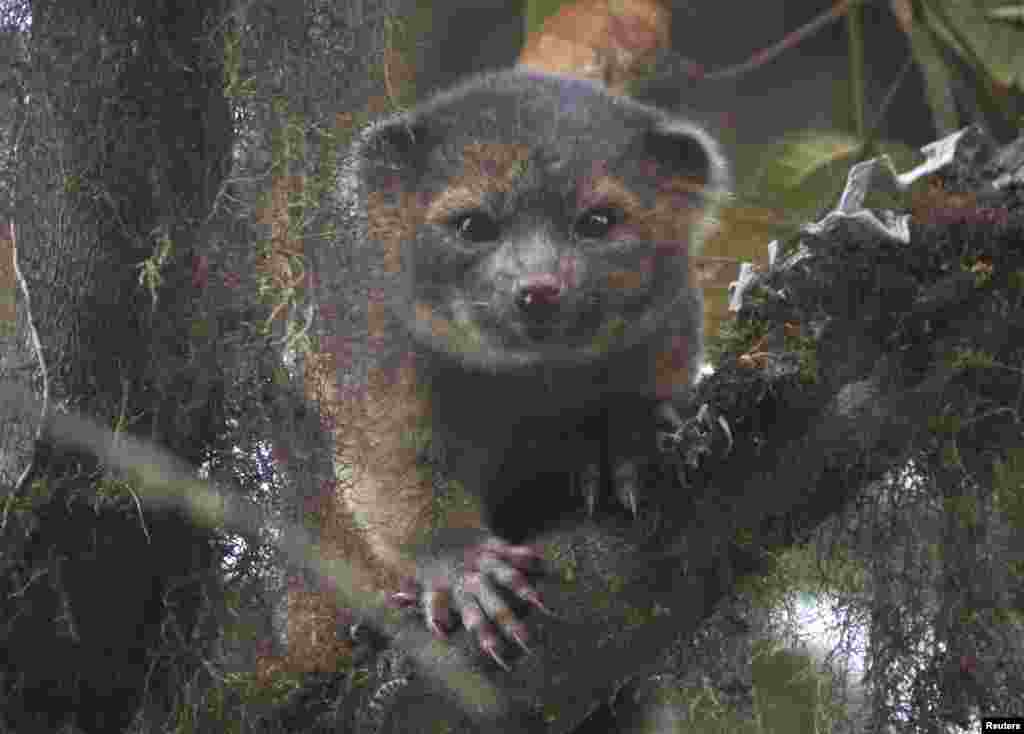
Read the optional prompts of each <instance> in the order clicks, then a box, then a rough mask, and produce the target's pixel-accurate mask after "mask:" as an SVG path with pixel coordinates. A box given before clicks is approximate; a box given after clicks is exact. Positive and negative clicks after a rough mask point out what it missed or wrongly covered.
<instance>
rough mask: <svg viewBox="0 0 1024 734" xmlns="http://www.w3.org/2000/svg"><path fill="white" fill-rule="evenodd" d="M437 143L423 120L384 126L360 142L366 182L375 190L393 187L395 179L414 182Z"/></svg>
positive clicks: (405, 120)
mask: <svg viewBox="0 0 1024 734" xmlns="http://www.w3.org/2000/svg"><path fill="white" fill-rule="evenodd" d="M435 144H436V141H435V140H434V139H433V136H432V134H431V131H430V128H429V127H428V125H427V124H426V123H425V122H423V121H416V120H410V119H408V118H405V117H401V118H396V119H394V120H388V121H386V122H383V123H380V124H379V125H377V126H375V127H374V128H373V129H371V130H370V131H369V132H368V133H367V135H366V136H365V137H364V138H363V140H362V141H361V142H360V144H359V147H358V157H359V159H360V161H361V162H362V167H363V179H364V181H365V182H366V183H367V184H368V185H369V186H370V188H371V189H376V188H381V187H392V186H393V185H394V182H395V177H396V176H397V178H398V180H399V181H401V182H414V181H415V180H416V178H417V177H418V175H419V173H420V172H421V171H422V170H423V169H424V167H425V166H426V164H427V159H428V156H429V154H430V150H431V149H432V148H433V147H434V145H435Z"/></svg>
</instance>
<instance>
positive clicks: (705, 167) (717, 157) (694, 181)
mask: <svg viewBox="0 0 1024 734" xmlns="http://www.w3.org/2000/svg"><path fill="white" fill-rule="evenodd" d="M641 145H642V147H643V155H644V157H645V158H648V159H651V160H654V161H657V163H658V170H659V171H661V172H662V173H663V175H665V176H668V177H671V178H674V179H682V180H684V181H685V182H686V183H687V188H689V187H692V189H691V191H692V192H693V193H695V194H699V195H701V196H702V197H704V198H706V199H714V198H717V197H718V196H719V195H721V194H722V193H724V191H725V190H726V189H727V188H728V186H729V173H728V170H727V168H726V165H725V159H724V158H723V157H722V154H721V152H720V151H719V149H718V145H717V143H715V141H714V139H713V138H712V137H711V136H710V135H708V134H707V133H706V132H704V131H703V130H701V129H700V128H698V127H694V126H693V125H690V124H688V123H684V122H680V121H665V122H660V123H658V124H656V125H654V126H652V127H651V128H650V129H648V130H647V132H646V134H645V135H644V137H643V140H642V141H641Z"/></svg>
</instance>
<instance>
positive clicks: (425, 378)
mask: <svg viewBox="0 0 1024 734" xmlns="http://www.w3.org/2000/svg"><path fill="white" fill-rule="evenodd" d="M354 151H355V159H356V162H357V177H358V185H359V189H360V193H359V201H360V208H361V216H363V217H365V222H364V223H365V226H366V232H367V237H366V242H364V243H360V244H359V245H358V246H359V247H368V248H372V252H373V253H374V256H375V257H376V258H377V260H378V269H379V271H380V273H381V277H382V281H381V282H382V283H384V284H385V285H384V286H382V287H381V288H378V289H377V291H378V294H379V295H380V296H381V298H380V299H379V302H378V303H374V304H371V308H370V312H369V321H370V326H369V329H370V336H371V339H374V340H377V342H379V345H378V348H379V352H378V353H379V355H380V368H379V369H375V370H373V371H372V373H371V374H370V376H369V377H368V380H367V385H366V390H365V391H364V392H363V393H362V394H361V395H360V396H358V398H357V399H355V400H354V401H352V411H353V412H352V418H351V420H350V421H348V423H347V427H346V428H345V429H344V430H345V435H344V438H343V442H344V443H345V444H346V445H348V446H349V449H348V452H349V454H348V455H349V456H350V457H351V462H352V468H353V475H352V479H351V482H350V484H349V485H348V486H347V488H346V489H345V491H344V505H345V510H346V511H347V512H349V513H350V514H351V516H352V518H353V519H354V521H355V523H356V525H357V526H358V527H359V528H360V530H361V532H362V535H363V536H364V539H365V542H366V544H367V546H368V550H369V556H370V561H371V563H374V564H378V565H379V567H380V568H382V569H384V570H385V571H387V574H386V575H387V577H389V578H394V577H395V576H396V575H405V576H408V577H412V578H415V579H416V583H415V584H413V585H409V586H407V587H406V588H405V589H404V590H403V591H402V592H401V593H400V594H398V595H397V597H398V598H399V599H400V600H404V601H406V602H409V603H412V602H416V603H418V604H420V605H421V608H422V610H423V612H424V615H425V617H426V620H427V623H428V625H429V626H430V628H431V629H432V630H433V631H434V632H435V633H437V634H443V633H444V631H445V630H446V629H447V628H450V627H451V625H452V624H453V622H454V616H455V615H458V616H459V617H461V619H462V622H463V624H464V625H465V627H466V628H467V629H468V630H469V631H470V632H472V633H473V634H475V635H476V637H477V640H478V642H479V644H480V646H481V648H482V649H483V650H484V651H485V652H487V653H488V654H489V655H490V656H491V657H492V658H494V660H495V661H497V662H498V663H499V664H500V665H502V666H505V662H504V659H503V658H502V650H503V647H504V645H505V643H503V642H502V637H504V638H506V639H508V640H514V641H516V642H517V643H519V644H520V645H521V646H523V647H524V648H525V647H526V644H527V633H526V629H525V626H524V625H523V623H522V621H521V620H520V619H519V617H518V616H517V614H516V613H515V612H514V611H513V606H510V604H509V603H508V599H509V598H510V597H518V598H520V599H522V600H525V601H526V602H528V603H529V604H532V605H533V606H537V607H539V608H543V606H542V603H541V601H540V599H539V597H538V595H537V593H536V591H535V589H534V588H533V587H532V586H531V583H530V581H529V577H528V575H527V572H528V571H529V570H530V569H531V568H532V567H533V565H534V563H535V562H536V561H537V558H536V554H535V553H534V552H533V551H532V550H531V549H530V548H529V547H528V546H525V545H520V544H522V543H526V542H528V541H529V540H530V539H531V538H533V537H535V536H536V535H537V534H538V533H539V532H541V531H542V530H544V529H545V528H546V527H549V526H551V525H553V524H554V523H556V522H557V521H558V520H559V519H560V518H563V519H564V518H565V517H567V516H571V513H572V512H574V511H576V510H578V508H579V506H580V501H579V496H578V494H577V495H574V494H573V492H572V491H571V487H572V483H571V481H570V479H569V478H570V477H573V476H575V477H579V476H581V475H583V476H586V475H588V472H589V474H590V476H592V475H593V471H592V469H593V467H601V468H602V472H601V474H602V475H603V476H604V477H605V478H606V483H607V484H610V485H612V487H613V490H614V492H613V493H612V494H613V495H614V496H615V497H617V498H618V499H619V500H620V501H621V502H623V503H625V504H627V505H629V506H631V507H632V508H633V509H634V511H635V505H636V501H637V496H638V494H639V493H640V488H641V486H642V483H641V478H642V471H643V467H644V465H645V462H647V461H648V460H649V459H650V458H651V454H652V451H653V450H654V428H655V420H654V415H653V412H654V411H655V409H656V408H657V407H658V405H659V404H661V403H663V402H665V401H671V400H672V399H673V397H677V396H678V395H680V394H681V393H682V392H684V391H685V390H686V389H687V388H688V386H689V385H690V383H691V382H692V379H693V377H694V374H695V370H696V367H697V363H698V358H699V355H700V351H701V321H702V301H701V296H700V293H699V290H698V288H697V287H696V284H695V281H694V274H693V270H692V268H691V265H690V256H691V254H692V253H693V252H694V251H695V248H697V247H698V246H699V243H700V241H701V239H702V237H703V235H704V233H705V231H706V230H707V229H708V226H709V223H710V222H711V220H712V212H713V210H714V208H715V205H716V203H717V202H718V200H719V199H720V198H721V196H722V194H723V193H724V191H725V188H726V184H727V172H726V168H725V164H724V162H723V159H722V157H721V155H720V154H719V152H718V149H717V146H716V145H715V143H714V141H713V140H712V139H711V137H710V136H709V135H708V134H707V133H705V132H704V131H703V130H701V129H700V128H698V127H697V126H695V125H693V124H692V123H690V122H688V121H686V120H684V119H679V118H677V117H673V116H672V115H670V114H667V113H665V112H663V111H660V110H658V109H656V108H653V107H648V106H645V105H642V104H640V103H638V102H635V101H633V100H630V99H628V98H624V97H619V96H614V95H612V94H609V93H608V92H607V91H606V90H605V89H604V88H603V87H602V86H601V85H599V84H596V83H593V82H589V81H585V80H581V79H575V78H570V77H564V76H558V75H551V74H546V73H541V72H535V71H527V70H522V69H517V70H509V71H502V72H497V73H491V74H485V75H481V76H478V77H475V78H472V79H470V80H469V81H467V82H465V83H463V84H461V85H460V86H457V87H456V88H454V89H452V90H450V91H447V92H444V93H442V94H439V95H437V96H435V97H434V98H432V99H430V100H429V101H427V102H426V103H424V104H423V105H421V106H419V107H417V108H415V109H413V110H412V111H410V112H408V113H407V114H403V115H400V116H398V117H395V118H392V119H389V120H386V121H384V122H382V123H380V124H377V125H375V126H373V127H371V128H370V129H369V130H367V131H366V132H365V133H364V134H363V135H362V137H361V138H360V140H359V141H358V142H357V143H356V146H355V149H354ZM423 430H426V431H428V432H429V435H430V437H431V442H432V443H433V444H434V445H435V446H440V447H441V448H442V449H443V456H444V459H445V463H446V465H447V468H448V469H449V471H450V474H451V475H452V476H454V477H455V478H456V479H458V480H459V481H460V482H461V483H462V485H463V486H464V487H465V488H466V489H467V490H468V491H469V492H470V493H472V494H473V495H474V496H475V497H476V498H477V499H478V501H479V507H478V511H467V512H463V513H452V514H450V515H449V516H447V517H445V519H444V521H443V523H442V524H443V528H441V529H440V530H437V531H436V532H434V529H433V527H432V526H433V525H434V524H435V523H434V522H433V521H432V516H433V513H434V512H435V489H434V486H433V484H432V482H431V480H430V479H429V478H428V477H424V476H423V472H421V471H420V470H419V469H418V467H417V464H416V460H417V457H418V455H419V453H420V451H419V449H418V448H417V446H416V445H415V443H416V442H415V441H413V440H411V439H410V436H412V435H414V434H415V433H416V432H418V431H423ZM595 486H596V485H594V484H593V483H591V484H589V485H588V487H589V488H588V489H587V491H586V495H587V498H588V504H592V501H593V499H594V498H595V497H596V490H595V489H594V487H595ZM606 494H607V493H606ZM417 549H418V550H417Z"/></svg>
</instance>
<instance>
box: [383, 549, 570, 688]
mask: <svg viewBox="0 0 1024 734" xmlns="http://www.w3.org/2000/svg"><path fill="white" fill-rule="evenodd" d="M459 555H460V554H459V553H458V552H448V553H445V554H444V555H442V556H441V557H440V558H435V559H434V560H433V562H431V563H429V564H427V565H426V566H425V567H423V568H422V569H421V571H420V573H419V576H418V578H416V579H409V580H408V581H407V583H406V584H404V586H403V588H402V589H401V590H400V591H399V592H398V593H396V594H395V595H394V596H393V597H392V598H393V599H394V600H395V601H396V602H397V603H398V604H400V605H402V606H413V605H415V606H417V607H418V608H419V609H420V611H421V612H422V614H423V616H424V618H425V620H426V623H427V627H429V628H430V630H431V632H433V633H434V634H435V635H436V636H437V637H439V638H442V639H443V638H445V637H447V635H448V633H449V632H450V631H451V630H452V629H453V628H454V626H455V617H459V618H461V619H462V624H463V625H464V626H465V628H466V630H467V631H469V632H470V633H471V634H473V635H474V636H475V637H476V639H477V642H478V644H479V645H480V649H482V650H483V651H484V652H486V653H487V655H488V656H490V657H491V658H492V659H493V660H494V661H495V662H496V663H497V664H498V665H500V666H501V667H502V668H504V669H505V670H509V666H508V664H507V663H506V662H505V660H504V659H503V658H502V656H501V649H502V642H501V638H502V637H505V638H506V639H510V640H514V641H515V642H516V643H517V644H518V645H519V646H520V647H521V648H522V649H523V651H524V652H527V653H529V651H530V648H529V634H528V632H527V630H526V625H525V624H523V622H522V620H521V619H520V615H519V614H517V613H516V611H514V610H513V608H512V606H511V605H510V603H509V601H508V599H509V596H510V595H511V596H513V597H515V598H517V599H521V600H523V601H524V602H526V603H528V604H529V605H531V606H533V607H536V608H537V609H539V610H541V611H542V612H545V613H550V612H548V610H547V608H546V607H545V606H544V603H543V602H542V601H541V598H540V594H539V593H538V592H537V590H536V589H535V588H534V587H533V585H532V583H531V581H530V575H532V574H535V573H537V572H538V571H539V570H540V567H541V557H540V554H539V553H538V552H537V550H536V549H534V548H533V547H531V546H525V545H511V544H509V543H506V542H504V541H502V540H500V539H498V538H495V537H490V538H488V539H487V540H485V541H483V542H480V543H473V544H470V545H467V546H465V547H464V548H463V549H462V553H461V558H460V557H459ZM499 631H500V634H499Z"/></svg>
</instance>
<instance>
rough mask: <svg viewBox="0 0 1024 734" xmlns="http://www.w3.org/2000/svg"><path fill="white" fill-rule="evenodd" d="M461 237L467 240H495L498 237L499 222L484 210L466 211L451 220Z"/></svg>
mask: <svg viewBox="0 0 1024 734" xmlns="http://www.w3.org/2000/svg"><path fill="white" fill-rule="evenodd" d="M451 224H452V227H454V228H455V231H456V233H458V235H459V237H461V238H462V239H464V240H466V241H467V242H493V241H494V240H496V239H498V235H499V231H498V223H497V222H496V221H494V219H493V218H492V217H491V216H490V215H489V214H486V213H484V212H465V213H463V214H457V215H455V216H454V217H453V218H452V220H451Z"/></svg>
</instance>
